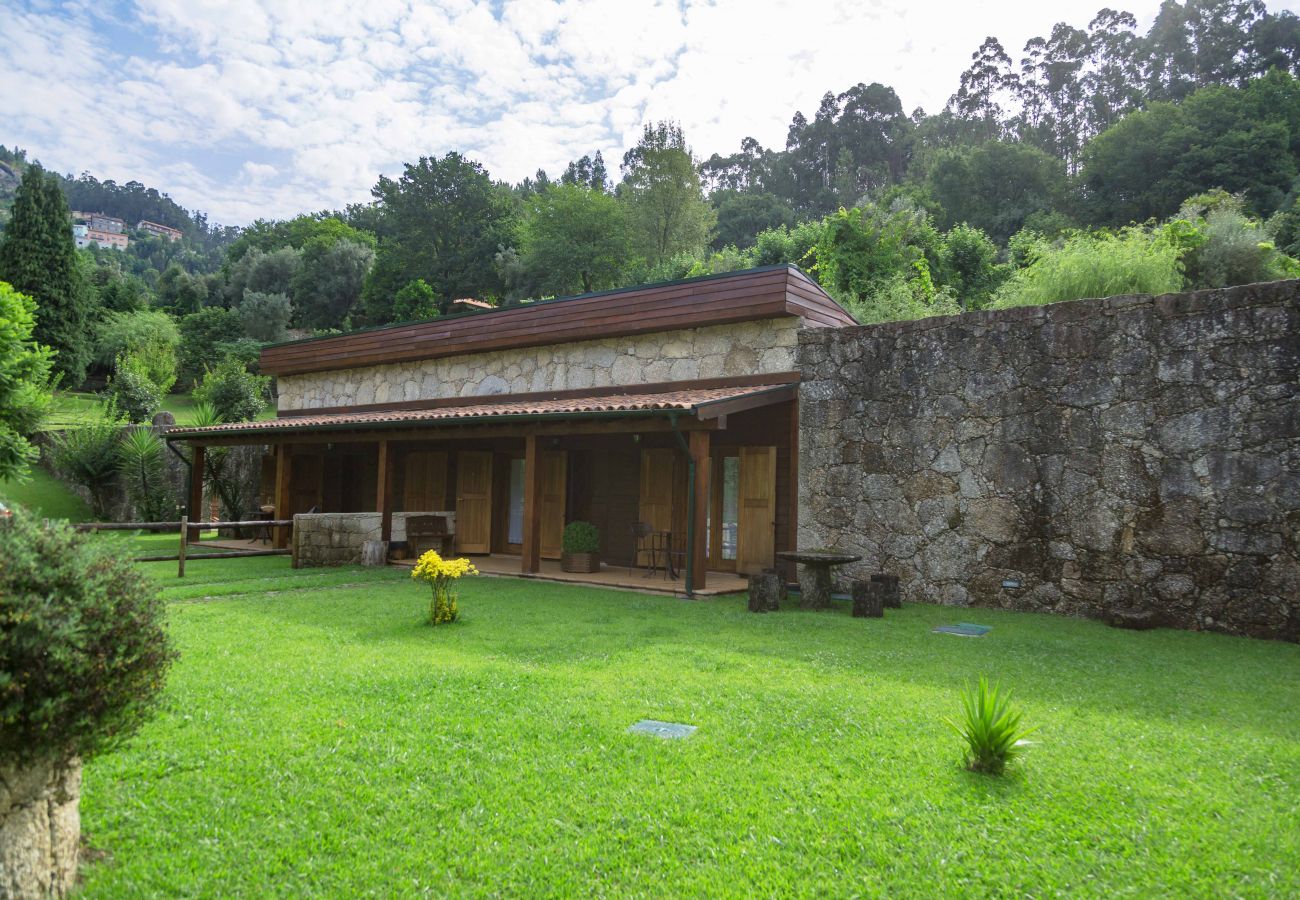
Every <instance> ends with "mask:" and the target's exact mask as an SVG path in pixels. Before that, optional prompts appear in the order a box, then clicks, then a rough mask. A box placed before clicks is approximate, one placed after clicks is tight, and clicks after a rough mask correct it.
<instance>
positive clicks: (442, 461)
mask: <svg viewBox="0 0 1300 900" xmlns="http://www.w3.org/2000/svg"><path fill="white" fill-rule="evenodd" d="M404 476H405V477H404V480H403V484H402V509H403V510H404V511H406V512H445V511H446V509H447V454H446V453H445V452H443V451H442V450H415V451H412V452H410V453H408V454H406V470H405V472H404Z"/></svg>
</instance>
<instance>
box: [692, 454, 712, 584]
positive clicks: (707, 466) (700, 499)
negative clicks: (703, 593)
mask: <svg viewBox="0 0 1300 900" xmlns="http://www.w3.org/2000/svg"><path fill="white" fill-rule="evenodd" d="M690 447H691V459H692V460H693V461H694V463H695V534H694V538H695V540H694V541H693V543H692V546H691V547H690V548H688V549H689V550H690V553H691V554H692V561H691V566H690V567H689V568H690V570H691V589H692V590H696V591H699V590H703V589H704V583H705V570H706V569H708V557H709V542H708V529H709V498H710V494H709V474H710V472H711V471H712V468H713V466H712V458H711V456H710V454H709V433H708V432H707V431H692V432H691V437H690Z"/></svg>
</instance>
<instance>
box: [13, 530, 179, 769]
mask: <svg viewBox="0 0 1300 900" xmlns="http://www.w3.org/2000/svg"><path fill="white" fill-rule="evenodd" d="M0 527H5V535H4V540H0V598H3V601H2V602H0V660H3V661H4V662H3V665H0V760H3V761H4V762H5V763H16V764H23V763H29V762H33V761H37V760H39V759H49V758H53V759H56V760H67V759H70V758H72V757H74V756H80V757H83V758H84V757H88V756H91V755H93V754H95V753H97V752H100V751H103V750H106V749H109V748H111V747H113V746H115V745H116V744H117V743H118V742H120V741H121V740H123V739H124V738H126V737H128V736H130V735H131V734H132V733H133V732H134V731H135V730H136V729H137V728H138V727H139V726H140V725H141V723H143V722H144V720H145V719H146V718H147V717H148V716H149V714H150V713H151V711H152V710H153V708H154V706H155V705H156V703H157V701H158V697H159V695H160V694H161V692H162V688H163V681H164V676H165V675H166V671H167V666H168V665H169V664H170V662H171V660H172V659H173V658H174V656H175V654H174V652H173V651H172V649H171V648H170V646H169V645H168V642H167V635H166V632H165V631H164V630H163V615H164V607H163V603H162V601H161V599H160V598H159V596H158V591H157V589H156V588H155V587H154V586H153V584H152V583H151V582H149V581H148V580H147V579H146V578H145V576H144V575H143V574H141V572H140V570H139V569H138V568H137V567H136V566H134V565H132V564H131V563H129V562H127V561H125V560H120V559H117V558H115V557H114V556H112V555H111V554H110V553H109V552H108V550H107V548H106V545H104V544H103V543H102V542H96V541H94V540H92V539H89V538H86V537H83V536H80V535H78V534H76V533H75V532H73V531H72V530H71V529H70V528H68V527H67V526H65V525H62V524H56V525H50V526H48V527H42V526H40V525H39V524H38V523H37V522H36V521H35V519H34V518H33V517H32V516H31V515H30V514H28V513H26V512H25V511H23V510H19V511H17V512H16V513H15V515H14V516H13V518H12V520H11V522H10V524H9V525H8V526H0Z"/></svg>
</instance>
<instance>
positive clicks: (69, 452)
mask: <svg viewBox="0 0 1300 900" xmlns="http://www.w3.org/2000/svg"><path fill="white" fill-rule="evenodd" d="M107 410H108V413H109V415H107V416H106V417H105V418H103V419H101V420H100V421H97V422H91V423H90V424H88V425H82V426H80V427H78V428H69V429H67V430H66V431H60V432H56V433H55V436H54V440H53V442H52V443H51V445H50V447H51V451H52V453H53V459H54V466H55V468H56V469H58V470H59V472H61V473H62V474H63V476H64V477H65V478H67V479H68V480H69V481H71V482H72V483H74V484H79V485H81V486H82V487H84V488H85V489H86V490H87V491H89V492H90V509H91V513H92V514H93V515H94V516H95V521H97V522H103V521H105V520H106V519H107V518H108V498H109V490H110V488H111V487H112V485H113V479H114V478H115V477H116V476H117V454H118V449H117V448H118V440H119V431H120V429H121V425H120V423H119V422H118V421H117V414H116V411H115V410H113V409H112V407H111V406H110V407H108V408H107Z"/></svg>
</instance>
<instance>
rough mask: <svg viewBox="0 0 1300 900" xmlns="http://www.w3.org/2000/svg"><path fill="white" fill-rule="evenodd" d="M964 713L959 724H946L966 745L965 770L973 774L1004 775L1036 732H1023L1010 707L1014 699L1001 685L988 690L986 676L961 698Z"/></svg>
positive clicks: (1018, 712)
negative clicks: (1004, 691) (1003, 690)
mask: <svg viewBox="0 0 1300 900" xmlns="http://www.w3.org/2000/svg"><path fill="white" fill-rule="evenodd" d="M962 712H963V715H962V720H961V721H960V722H955V721H953V720H952V719H945V720H944V721H946V722H947V723H948V725H949V726H950V727H951V728H952V729H953V731H955V732H957V733H958V734H959V735H961V737H962V739H963V740H964V741H965V742H966V768H968V769H970V770H971V771H972V772H986V773H988V774H989V775H1001V774H1002V772H1003V771H1004V770H1005V769H1006V767H1007V763H1008V762H1009V761H1010V760H1011V759H1012V758H1013V757H1014V756H1016V754H1017V753H1019V752H1020V748H1021V747H1023V746H1025V745H1026V744H1027V743H1028V741H1026V740H1025V739H1026V738H1027V737H1029V735H1031V734H1033V733H1034V732H1035V731H1036V730H1037V729H1036V728H1028V729H1026V728H1022V727H1021V726H1020V711H1019V710H1017V709H1013V708H1012V707H1011V698H1010V697H1009V696H1008V695H1007V694H1005V693H1003V692H1002V691H1001V689H1000V687H999V686H998V685H994V686H993V687H989V682H988V679H987V678H984V677H983V676H981V677H980V680H979V684H977V685H976V686H975V687H974V688H967V690H966V693H965V694H964V695H963V696H962Z"/></svg>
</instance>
